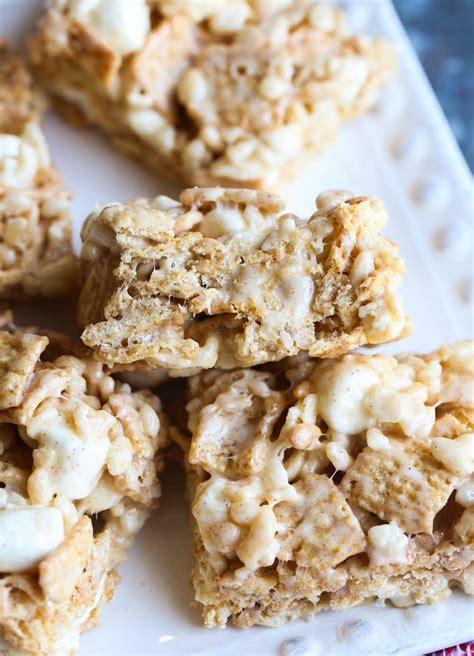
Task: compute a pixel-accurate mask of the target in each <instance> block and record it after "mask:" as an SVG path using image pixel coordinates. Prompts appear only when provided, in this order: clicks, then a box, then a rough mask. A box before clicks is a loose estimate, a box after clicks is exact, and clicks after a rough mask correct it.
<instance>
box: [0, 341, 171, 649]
mask: <svg viewBox="0 0 474 656" xmlns="http://www.w3.org/2000/svg"><path fill="white" fill-rule="evenodd" d="M66 343H67V340H65V341H64V342H63V344H61V341H59V342H58V343H57V344H54V343H53V344H52V345H51V346H52V347H53V349H58V348H59V349H60V348H61V345H64V344H66ZM47 346H48V338H47V337H44V336H41V335H36V334H32V333H31V332H27V331H25V332H20V331H18V332H13V333H10V332H7V331H2V332H0V651H1V652H2V653H3V651H2V647H4V648H5V649H6V653H7V654H10V653H12V654H13V653H14V654H15V655H23V654H24V655H25V656H26V655H32V654H35V655H38V656H65V655H66V654H67V655H68V656H70V655H72V654H75V653H76V651H77V649H78V643H79V634H80V632H81V631H83V630H85V629H88V628H91V627H93V626H96V625H97V624H98V620H99V606H100V604H101V603H102V602H104V601H108V600H110V599H111V597H112V595H113V592H114V588H115V586H116V584H117V582H118V579H119V577H118V574H117V573H116V571H115V567H116V565H117V564H118V563H120V562H121V561H122V560H123V559H124V558H125V556H126V552H127V549H128V547H129V546H130V544H131V541H132V538H133V536H134V535H135V533H136V532H137V531H138V530H139V529H140V527H141V526H142V524H143V522H144V521H145V519H146V517H147V514H148V512H149V510H150V509H151V508H153V507H155V506H156V504H157V501H158V499H159V497H160V486H159V482H158V479H157V472H159V471H160V469H161V466H162V455H161V449H162V448H163V447H164V446H165V445H166V442H167V426H166V420H165V418H164V416H163V414H162V411H161V405H160V401H159V400H158V398H157V397H156V396H154V395H153V394H151V393H150V392H148V391H138V392H133V393H132V392H131V390H130V387H129V386H128V385H126V384H124V383H120V382H116V381H115V380H114V379H113V378H112V377H111V376H109V375H107V374H106V373H105V372H104V370H103V367H102V365H101V364H99V363H98V362H96V361H95V360H93V359H92V358H89V359H87V358H83V359H80V358H77V357H74V356H72V355H61V356H59V357H58V358H57V359H55V360H50V361H48V360H47V359H46V358H45V357H44V354H45V352H46V351H45V349H46V347H47ZM9 649H10V650H11V651H9Z"/></svg>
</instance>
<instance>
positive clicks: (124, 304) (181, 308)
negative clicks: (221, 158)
mask: <svg viewBox="0 0 474 656" xmlns="http://www.w3.org/2000/svg"><path fill="white" fill-rule="evenodd" d="M386 220H387V212H386V210H385V208H384V206H383V204H382V203H381V201H379V200H378V199H376V198H366V197H359V198H352V197H351V194H348V193H347V192H327V193H324V194H320V195H319V196H318V198H317V210H316V211H315V212H314V213H313V214H312V215H311V216H310V217H309V218H298V217H297V216H295V215H293V214H288V213H286V212H285V210H284V204H283V202H282V200H281V199H280V198H279V197H278V196H273V195H270V194H267V193H264V192H260V191H254V190H248V189H247V190H244V189H242V190H241V189H221V188H207V189H199V188H194V189H186V190H185V191H183V192H182V193H181V196H180V202H178V201H174V200H171V199H169V198H167V197H163V196H158V197H157V198H155V199H153V200H144V199H141V200H137V201H134V202H130V203H128V204H126V205H120V204H113V205H108V206H105V207H103V208H99V209H98V210H96V211H94V212H93V213H92V214H91V215H90V216H89V217H88V219H87V220H86V223H85V224H84V226H83V230H82V238H83V242H84V243H83V248H82V254H81V266H82V271H83V278H84V282H83V288H82V293H81V297H80V303H79V314H80V323H81V324H82V325H83V326H86V328H85V330H84V332H83V335H82V339H83V341H84V343H85V344H87V346H89V347H91V348H92V349H93V350H94V353H95V356H96V357H97V358H98V359H99V360H100V361H102V362H104V363H106V364H107V365H109V366H116V367H117V368H119V369H120V368H122V369H123V368H139V369H157V368H160V367H163V368H167V369H170V370H172V374H173V373H174V374H175V375H186V374H187V373H190V372H192V371H193V370H196V369H208V368H211V367H214V366H218V367H220V368H225V369H228V368H233V367H238V366H252V365H256V364H259V363H264V362H269V361H276V360H281V359H282V358H284V357H285V356H291V355H296V354H297V353H299V352H300V351H308V352H309V354H310V355H312V356H324V357H327V356H333V355H338V354H341V353H344V352H345V351H347V350H349V349H351V348H355V347H356V346H360V345H363V344H376V343H380V342H386V341H387V340H391V339H394V338H397V337H400V336H401V334H402V333H403V331H404V330H405V326H406V322H407V319H406V317H405V314H404V312H403V309H402V307H401V302H400V298H399V296H398V293H397V287H398V286H399V284H400V280H401V274H402V273H403V270H404V266H403V262H402V260H401V259H400V257H399V255H398V247H397V246H396V245H395V244H393V243H392V242H391V241H389V240H388V239H386V238H385V237H382V235H381V230H382V228H383V226H384V224H385V222H386ZM173 370H174V372H173Z"/></svg>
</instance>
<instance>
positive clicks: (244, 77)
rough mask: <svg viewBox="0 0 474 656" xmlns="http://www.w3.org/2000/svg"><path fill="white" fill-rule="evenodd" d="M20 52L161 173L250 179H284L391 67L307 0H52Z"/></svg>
mask: <svg viewBox="0 0 474 656" xmlns="http://www.w3.org/2000/svg"><path fill="white" fill-rule="evenodd" d="M30 58H31V62H32V65H33V66H34V68H35V70H36V73H37V75H38V77H39V79H40V80H41V81H42V83H43V84H44V86H45V87H46V88H47V89H48V90H49V91H50V92H51V93H52V94H53V95H54V97H55V98H56V99H57V100H58V105H59V106H60V107H62V109H63V110H64V112H65V113H66V116H69V117H70V118H71V119H73V120H76V121H77V120H78V118H79V119H82V120H84V119H85V120H86V121H87V122H90V123H92V124H94V125H98V126H100V127H101V128H102V129H103V130H105V131H106V132H107V133H108V134H109V135H110V137H111V139H112V140H113V142H114V144H115V145H116V146H117V147H119V148H120V149H121V150H122V151H124V152H125V153H127V154H129V155H131V156H133V157H135V158H137V159H139V160H140V161H141V162H144V163H146V164H147V165H148V166H149V167H150V168H151V169H153V170H155V171H157V172H158V174H159V175H161V176H163V175H165V176H167V177H170V176H171V177H173V178H178V179H180V180H182V181H184V182H185V183H186V184H189V185H199V186H210V185H215V184H221V185H224V186H234V187H235V186H239V187H252V188H256V189H274V188H281V186H282V185H283V184H285V183H286V182H288V180H289V179H291V178H293V177H294V176H295V175H296V173H297V172H298V170H299V169H300V168H301V166H302V164H303V163H304V162H305V161H306V160H307V159H308V158H310V157H312V156H313V155H314V154H315V153H319V152H321V151H322V150H323V149H324V148H326V147H327V145H328V144H330V143H331V142H332V141H334V139H335V138H336V136H337V133H338V131H339V128H340V124H341V122H342V121H343V120H345V119H348V118H350V117H352V116H355V115H357V114H359V113H361V112H363V111H365V110H367V109H368V108H369V107H370V106H371V105H372V104H373V102H374V100H375V98H376V95H377V92H378V90H379V88H380V86H381V84H382V83H383V82H384V81H385V80H386V79H387V78H388V77H389V76H390V75H391V74H392V72H393V68H394V51H393V49H392V47H391V45H389V44H388V43H387V42H386V41H384V40H383V39H380V38H372V37H368V36H365V35H352V34H349V33H348V31H347V28H346V24H345V15H344V12H342V11H341V10H340V9H337V8H335V7H332V6H329V5H324V4H320V3H316V2H314V0H299V1H298V0H289V1H288V2H268V1H267V0H211V1H210V2H209V1H208V0H184V1H182V0H151V1H148V2H147V1H146V0H134V2H116V3H112V2H109V1H107V0H92V1H89V0H88V1H87V2H85V1H84V0H79V1H77V0H74V1H72V0H50V2H49V3H48V9H47V11H46V13H45V15H44V16H43V17H42V19H41V20H40V22H39V25H38V28H37V31H36V33H35V35H34V36H33V37H32V39H31V42H30Z"/></svg>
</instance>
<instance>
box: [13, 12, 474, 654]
mask: <svg viewBox="0 0 474 656" xmlns="http://www.w3.org/2000/svg"><path fill="white" fill-rule="evenodd" d="M128 1H133V0H128ZM191 1H192V0H191ZM269 1H270V0H269ZM347 4H348V7H347V8H348V11H349V14H350V20H351V22H352V25H353V28H354V30H359V29H360V30H362V31H367V32H373V33H374V34H383V35H385V36H387V37H388V38H389V39H391V40H392V41H393V42H394V43H395V44H396V46H397V47H398V51H399V60H400V70H399V74H398V77H397V78H396V80H394V81H393V82H392V83H390V84H389V85H388V87H387V88H386V90H385V93H384V95H383V97H382V99H381V101H380V102H379V103H378V105H377V107H376V108H375V110H374V111H373V112H372V113H371V115H369V116H366V117H363V118H361V119H359V120H357V121H355V122H354V123H352V124H351V125H347V126H346V127H345V128H344V130H343V133H342V135H341V137H340V139H339V141H338V143H337V144H336V145H335V146H334V147H333V148H332V149H331V150H330V151H329V152H328V153H327V154H326V155H325V156H323V157H321V158H319V159H318V160H315V161H314V163H313V164H312V165H311V166H310V167H309V168H307V169H306V171H305V172H304V173H303V174H302V175H301V176H300V177H299V179H298V180H297V181H296V182H295V183H294V184H292V185H291V187H290V189H289V193H288V197H287V200H288V208H289V209H290V210H291V211H295V212H297V213H298V212H301V213H306V214H308V213H310V212H311V211H312V209H313V207H314V198H315V196H316V195H317V193H318V192H319V191H322V190H324V189H327V188H344V189H350V190H351V191H353V192H354V193H356V194H374V195H378V196H380V197H381V198H382V199H383V200H384V201H385V203H386V205H387V207H388V209H389V212H390V216H391V223H390V225H389V226H388V229H387V233H388V234H389V235H390V236H391V237H392V238H393V239H394V240H396V241H397V242H398V243H399V244H400V246H401V252H402V254H403V256H404V259H405V261H406V264H407V274H406V277H405V283H404V288H403V292H404V298H405V305H406V308H407V310H408V312H409V313H410V315H411V316H412V318H413V320H414V323H415V327H416V329H415V332H414V334H413V335H412V336H411V337H409V338H408V339H406V340H405V341H404V342H403V343H401V344H392V345H390V346H387V347H384V348H383V350H385V351H388V352H391V353H393V352H397V351H402V350H403V351H407V350H418V351H428V350H430V349H432V348H435V347H437V346H438V345H439V344H440V343H441V342H443V341H448V340H455V339H460V338H465V337H469V336H472V334H473V330H472V328H473V306H472V276H473V235H472V230H471V229H470V223H471V220H472V207H473V205H472V186H471V185H472V180H471V176H470V173H469V170H468V168H467V166H466V164H465V162H464V160H463V158H462V156H461V154H460V152H459V150H458V147H457V145H456V143H455V141H454V138H453V136H452V134H451V132H450V130H449V128H448V126H447V123H446V120H445V118H444V116H443V115H442V113H441V110H440V108H439V105H438V103H437V101H436V99H435V97H434V95H433V93H432V91H431V88H430V87H429V85H428V83H427V81H426V78H425V76H424V74H423V72H422V70H421V67H420V64H419V62H418V60H417V58H416V55H415V54H414V52H413V50H412V48H411V46H410V43H409V41H408V39H407V37H406V34H405V32H404V31H403V28H402V27H401V25H400V23H399V20H398V18H397V16H396V13H395V11H394V9H393V7H392V5H391V4H390V2H389V1H388V0H350V1H349V2H348V3H347ZM39 11H40V0H0V35H2V36H8V37H10V38H12V39H13V40H15V41H18V42H21V40H22V38H23V37H24V35H25V34H26V33H27V31H28V29H29V27H30V25H31V23H32V21H33V19H34V18H35V16H36V15H37V14H38V13H39ZM46 134H47V137H48V141H49V144H50V147H51V150H52V152H53V155H54V157H55V159H56V162H57V164H58V165H59V168H60V170H61V171H62V173H63V175H64V177H65V179H66V183H67V185H68V186H69V188H70V189H72V191H73V193H74V206H73V210H74V227H75V245H76V247H77V245H78V243H79V238H78V232H79V228H80V225H81V222H82V220H83V218H84V217H85V216H86V214H87V213H88V212H89V211H90V210H91V209H92V208H93V206H94V205H95V204H96V203H105V202H110V201H121V200H125V199H128V198H132V197H136V196H146V195H150V196H151V195H155V194H158V193H166V194H169V195H175V194H177V193H178V192H179V189H178V188H176V187H173V186H172V185H169V184H166V183H162V182H160V181H159V180H156V179H154V178H153V177H152V176H151V175H150V174H147V173H146V172H145V171H144V170H143V169H142V168H141V167H140V166H139V165H138V164H135V163H133V162H131V161H129V160H127V159H125V158H124V157H122V156H120V155H119V154H117V153H116V151H115V150H113V149H112V148H111V147H109V145H108V144H107V142H106V141H105V139H104V138H103V137H101V136H100V135H99V134H98V133H96V132H94V131H93V130H89V131H84V130H81V131H80V130H76V129H74V128H72V127H70V126H68V125H66V124H65V123H64V122H63V121H62V120H61V119H60V118H58V117H57V116H53V115H51V116H48V118H47V120H46ZM37 317H38V314H36V315H35V319H37ZM44 321H45V323H46V322H47V323H49V325H51V323H52V317H51V316H50V315H49V316H48V315H47V314H44ZM190 540H191V537H190V529H189V522H188V514H187V509H186V505H185V501H184V498H183V478H182V475H181V473H180V472H179V470H177V469H176V468H171V469H170V470H169V471H168V473H167V475H166V476H165V482H164V493H163V501H162V506H161V509H160V510H159V511H157V512H156V513H155V515H154V517H153V518H152V519H151V520H150V521H149V523H148V524H147V526H146V527H145V529H144V530H143V532H142V533H141V534H140V536H139V537H138V539H137V540H136V543H135V546H134V548H133V549H132V551H131V553H130V557H129V559H128V561H127V562H126V564H124V565H123V566H122V567H121V568H120V571H121V574H122V583H121V585H120V586H119V587H118V589H117V592H116V594H115V597H114V599H113V601H112V602H111V603H110V604H108V605H106V606H105V607H104V608H103V610H102V624H101V627H100V628H99V629H96V630H94V631H91V632H88V633H86V634H84V636H83V638H82V642H81V652H80V653H81V655H82V656H150V655H160V656H190V655H191V654H193V655H206V656H237V655H239V654H245V656H254V655H257V654H258V655H259V656H277V655H281V656H317V655H318V654H327V655H328V656H339V655H342V654H347V653H348V652H349V651H350V653H351V655H354V656H356V655H360V656H369V655H370V654H373V655H374V656H382V655H385V654H398V655H402V656H411V655H413V656H419V655H420V654H422V653H423V652H426V651H430V650H433V649H436V648H441V647H445V646H448V645H452V644H455V643H459V642H463V641H465V640H468V639H470V638H472V637H473V635H474V606H473V603H472V601H471V600H470V599H469V598H468V597H466V596H465V595H463V594H461V593H455V594H453V596H452V597H451V598H450V599H448V600H447V601H445V602H442V603H440V604H438V605H436V606H430V607H421V606H420V607H413V608H411V609H407V610H400V609H394V608H388V607H387V608H382V607H378V606H375V605H371V606H366V607H362V608H356V609H353V610H349V611H347V612H341V613H334V612H329V611H328V612H323V613H320V614H319V615H316V616H315V617H314V619H312V620H311V621H310V622H303V621H298V622H293V623H290V624H287V625H285V626H283V627H281V628H278V629H267V628H262V627H257V628H253V629H248V630H239V629H235V628H228V629H226V630H225V631H222V630H220V629H216V630H207V629H204V628H202V626H201V625H200V615H199V611H198V609H197V608H195V607H193V606H192V601H193V592H192V588H191V585H190V581H189V577H190V570H191V566H192V560H191V543H190Z"/></svg>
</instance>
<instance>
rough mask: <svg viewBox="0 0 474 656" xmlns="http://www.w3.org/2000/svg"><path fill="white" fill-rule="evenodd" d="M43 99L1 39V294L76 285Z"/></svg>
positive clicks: (65, 201)
mask: <svg viewBox="0 0 474 656" xmlns="http://www.w3.org/2000/svg"><path fill="white" fill-rule="evenodd" d="M41 114H42V111H41V102H40V100H39V99H38V98H37V97H36V96H35V95H34V93H33V91H32V87H31V80H30V77H29V75H28V73H27V71H26V70H25V68H24V66H23V64H22V62H21V60H20V58H19V57H18V55H17V54H16V53H15V52H14V51H13V50H12V48H11V47H10V46H9V45H8V44H7V43H6V42H5V41H3V40H1V39H0V298H2V297H3V298H10V299H12V298H17V297H19V296H23V295H36V294H38V295H42V296H58V295H63V294H66V293H67V292H69V291H70V290H71V289H73V288H74V279H75V278H76V277H77V272H76V261H75V258H74V256H73V255H72V253H71V222H70V214H69V207H70V194H69V192H68V191H66V190H65V189H64V186H63V182H62V180H61V177H60V175H59V173H58V172H57V170H56V169H55V167H54V166H53V164H52V162H51V157H50V154H49V152H48V147H47V145H46V142H45V139H44V136H43V133H42V130H41V125H40V120H41Z"/></svg>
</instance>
